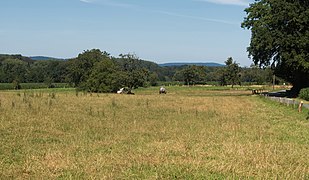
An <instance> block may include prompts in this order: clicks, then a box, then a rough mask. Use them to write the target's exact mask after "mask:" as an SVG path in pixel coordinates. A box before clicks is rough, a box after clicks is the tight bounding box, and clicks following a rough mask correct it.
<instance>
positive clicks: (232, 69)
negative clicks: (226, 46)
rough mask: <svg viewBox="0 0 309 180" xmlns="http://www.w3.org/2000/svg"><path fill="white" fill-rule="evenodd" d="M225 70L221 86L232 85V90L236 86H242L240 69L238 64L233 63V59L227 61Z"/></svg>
mask: <svg viewBox="0 0 309 180" xmlns="http://www.w3.org/2000/svg"><path fill="white" fill-rule="evenodd" d="M225 65H226V67H225V69H223V74H222V77H221V85H227V84H228V83H229V84H231V85H232V88H233V87H234V85H236V84H240V83H241V81H240V77H241V74H240V70H241V69H240V67H239V65H238V64H237V63H236V61H233V58H232V57H229V58H228V59H227V60H226V61H225Z"/></svg>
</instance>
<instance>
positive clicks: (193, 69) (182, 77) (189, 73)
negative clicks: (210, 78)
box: [174, 65, 206, 85]
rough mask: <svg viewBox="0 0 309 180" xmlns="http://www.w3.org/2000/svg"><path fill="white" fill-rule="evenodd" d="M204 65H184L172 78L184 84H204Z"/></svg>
mask: <svg viewBox="0 0 309 180" xmlns="http://www.w3.org/2000/svg"><path fill="white" fill-rule="evenodd" d="M205 71H206V67H204V66H195V65H192V66H186V67H185V68H184V69H182V70H179V71H177V72H176V73H175V75H174V80H176V81H183V82H184V83H185V84H186V85H195V84H205V78H206V72H205Z"/></svg>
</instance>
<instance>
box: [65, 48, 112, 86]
mask: <svg viewBox="0 0 309 180" xmlns="http://www.w3.org/2000/svg"><path fill="white" fill-rule="evenodd" d="M109 58H110V57H109V54H108V53H106V52H101V51H100V50H99V49H92V50H87V51H84V52H83V53H81V54H79V55H78V57H77V58H74V59H71V60H69V62H68V77H69V79H70V82H71V83H72V84H74V85H75V86H76V87H80V86H84V85H85V83H86V81H87V79H88V78H89V75H90V73H91V70H92V68H93V66H94V64H95V63H96V62H99V61H102V60H105V59H109Z"/></svg>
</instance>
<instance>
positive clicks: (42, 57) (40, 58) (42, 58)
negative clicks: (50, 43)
mask: <svg viewBox="0 0 309 180" xmlns="http://www.w3.org/2000/svg"><path fill="white" fill-rule="evenodd" d="M29 58H30V59H32V60H36V61H47V60H58V61H65V59H61V58H54V57H46V56H30V57H29Z"/></svg>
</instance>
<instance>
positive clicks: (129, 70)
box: [119, 54, 149, 90]
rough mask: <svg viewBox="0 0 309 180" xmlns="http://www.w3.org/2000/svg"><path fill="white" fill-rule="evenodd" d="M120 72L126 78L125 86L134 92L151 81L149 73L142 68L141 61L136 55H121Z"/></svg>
mask: <svg viewBox="0 0 309 180" xmlns="http://www.w3.org/2000/svg"><path fill="white" fill-rule="evenodd" d="M119 56H120V57H121V60H120V62H119V67H120V70H121V71H122V74H123V75H124V78H125V86H126V87H128V88H129V90H132V89H134V88H138V87H142V86H144V85H145V84H146V82H147V80H148V79H149V71H148V70H147V69H146V68H144V67H142V66H141V62H142V61H141V60H139V58H138V57H137V56H136V55H135V54H120V55H119Z"/></svg>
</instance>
